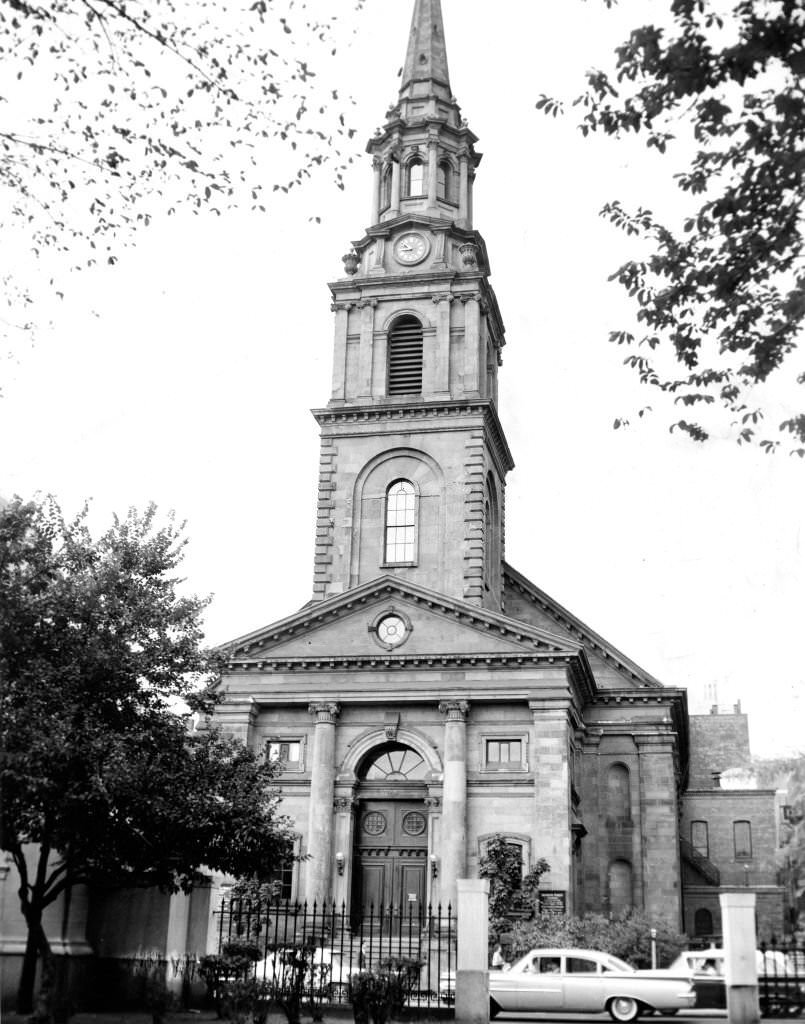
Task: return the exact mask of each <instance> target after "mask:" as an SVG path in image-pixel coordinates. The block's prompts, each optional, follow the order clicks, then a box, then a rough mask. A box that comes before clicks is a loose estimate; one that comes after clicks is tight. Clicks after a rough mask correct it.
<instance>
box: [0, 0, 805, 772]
mask: <svg viewBox="0 0 805 1024" xmlns="http://www.w3.org/2000/svg"><path fill="white" fill-rule="evenodd" d="M310 2H311V3H312V4H313V6H314V7H315V6H316V3H318V4H325V6H326V3H329V2H330V0H310ZM351 6H352V5H351V4H347V3H346V0H345V2H344V8H345V11H346V10H347V9H351ZM412 6H413V3H412V0H368V2H367V5H366V9H365V11H364V12H363V13H362V14H360V15H358V16H355V17H354V18H353V19H352V21H351V22H350V24H349V26H348V27H349V29H350V30H351V29H353V28H357V34H355V35H354V36H353V35H352V34H351V31H348V30H347V26H346V25H345V28H344V34H343V37H342V38H341V40H340V42H339V47H338V52H337V54H336V57H335V58H334V61H333V64H332V66H331V67H330V68H329V69H327V74H329V75H331V76H332V82H333V86H334V87H335V86H337V87H338V88H339V89H340V90H341V92H342V94H343V93H350V92H351V93H352V95H353V97H354V98H355V101H356V107H355V109H354V114H353V115H352V120H353V123H355V124H356V125H357V126H358V127H359V129H360V132H361V149H362V144H363V142H364V141H365V140H366V139H368V138H369V136H370V135H371V134H372V132H373V130H374V128H375V127H376V126H377V125H378V124H380V123H381V121H382V120H383V115H384V113H385V110H386V108H387V107H388V106H389V105H390V103H391V102H392V101H393V100H394V99H395V98H396V93H397V89H398V87H399V80H398V78H397V71H398V69H399V67H400V66H401V64H402V61H403V57H404V53H405V47H406V40H407V33H408V26H409V20H410V15H411V9H412ZM663 6H667V2H665V3H663V2H652V0H632V2H629V0H623V2H622V3H621V5H620V7H619V9H618V10H617V11H616V12H614V13H612V12H609V13H607V12H606V11H605V10H604V9H603V3H602V2H601V0H589V2H587V3H584V2H582V0H559V2H554V3H547V2H545V0H537V2H534V0H531V2H529V3H523V2H522V0H497V2H496V3H495V4H494V5H490V4H489V3H488V2H486V0H443V7H444V15H445V23H446V34H447V44H448V55H449V62H450V72H451V81H452V86H453V91H454V93H455V94H456V96H457V98H458V100H459V102H460V103H461V105H462V107H463V112H464V115H465V116H466V117H467V118H468V120H469V124H470V127H471V128H472V129H473V131H474V132H475V133H476V134H477V135H478V136H479V138H480V143H479V149H480V150H481V152H483V153H484V154H485V155H484V160H483V163H482V164H481V167H480V169H479V172H478V177H477V181H476V224H475V226H476V227H477V228H478V230H480V231H481V233H482V234H483V235H484V237H485V239H486V242H487V246H488V250H489V255H490V259H491V264H492V284H493V286H494V288H495V290H496V292H497V296H498V299H499V301H500V306H501V311H502V314H503V318H504V322H505V324H506V327H507V335H506V337H507V342H508V344H507V347H506V349H505V350H504V364H503V367H502V370H501V373H500V415H501V420H502V422H503V425H504V429H505V430H506V433H507V436H508V440H509V443H510V446H511V449H512V452H513V455H514V459H515V462H516V468H515V470H514V472H513V473H512V474H511V475H510V476H509V479H508V489H507V527H506V556H507V559H508V561H509V562H510V563H511V564H512V565H513V566H515V567H516V568H517V569H518V570H519V571H521V572H522V573H524V574H525V575H526V576H528V577H530V578H531V579H532V580H533V581H534V582H535V583H536V584H537V585H538V586H540V587H541V588H543V589H544V590H546V591H547V592H548V593H550V594H551V595H553V596H554V597H555V598H556V599H557V600H558V601H560V602H561V603H562V604H564V605H565V606H566V607H568V608H569V609H571V610H572V611H573V612H574V613H575V614H577V615H578V616H579V617H580V618H581V619H582V620H584V621H585V622H587V623H588V624H589V625H590V626H591V627H592V628H593V629H595V630H596V631H597V632H599V633H601V634H603V636H605V637H606V638H607V639H608V640H609V641H611V642H612V643H613V644H615V645H616V646H617V647H619V648H620V649H621V650H622V651H623V652H624V653H626V654H627V655H629V656H630V657H631V658H633V659H634V660H635V661H637V662H638V663H639V664H641V665H643V666H644V667H645V668H646V669H647V670H648V671H649V672H651V673H652V674H654V675H655V676H656V677H658V678H659V679H660V680H661V681H663V682H664V683H667V684H669V685H674V686H686V687H687V688H688V690H689V695H690V704H691V708H692V710H699V711H700V710H703V709H704V707H705V706H706V704H705V700H706V699H709V698H708V697H707V690H706V687H707V686H708V685H712V684H715V685H716V686H717V694H718V700H719V703H721V704H730V703H732V702H734V701H735V700H737V699H740V700H741V701H742V704H743V707H744V709H745V710H747V711H749V713H750V716H751V717H750V734H751V739H752V744H753V750H754V752H755V753H758V754H762V755H768V756H773V755H775V754H778V753H782V752H786V751H791V750H795V749H798V748H800V747H801V739H800V731H801V729H800V726H801V722H802V720H803V719H802V709H801V704H800V699H799V697H798V694H799V692H800V691H801V690H802V684H803V677H804V676H805V670H804V669H803V667H802V659H801V651H800V648H801V644H802V637H803V632H805V631H803V625H802V617H803V590H804V589H805V566H804V565H803V549H802V528H801V523H802V510H803V508H805V463H803V462H802V461H800V460H798V459H794V458H790V457H788V456H785V455H779V456H777V457H771V458H770V457H767V456H764V455H763V454H762V453H760V452H757V451H753V450H747V449H739V448H738V447H737V446H736V445H735V443H734V442H733V441H731V440H728V439H727V438H726V437H724V438H721V439H718V438H717V439H715V440H714V441H712V442H711V443H709V444H708V445H706V446H698V445H694V444H693V443H691V442H689V441H686V440H685V439H684V438H679V437H677V436H676V435H673V436H672V435H670V434H669V433H668V431H667V423H666V421H665V420H664V419H662V418H661V415H660V413H659V407H658V405H657V402H656V398H655V396H654V395H650V394H648V393H643V391H642V389H640V388H639V387H638V385H637V384H636V383H635V382H634V381H633V378H632V375H631V371H629V370H627V369H626V368H625V367H623V365H622V359H623V355H624V353H623V352H622V351H619V350H618V349H617V348H615V347H613V346H611V345H609V344H608V343H607V335H608V332H609V330H611V329H613V328H616V327H622V326H628V325H629V322H630V319H629V318H630V316H631V311H630V307H629V306H628V305H627V304H626V303H625V300H624V299H623V298H622V297H621V295H620V293H619V291H618V288H617V286H616V285H614V284H608V283H607V277H608V275H609V274H610V273H611V272H612V271H613V270H614V269H615V268H616V267H617V266H618V264H619V262H621V261H622V260H624V259H626V258H628V256H630V255H632V254H633V253H634V243H630V242H629V241H628V240H626V239H624V238H623V237H622V236H620V235H619V234H618V233H617V232H616V231H615V229H614V228H613V227H611V226H610V225H609V224H607V223H606V222H605V221H603V220H601V219H600V218H599V216H598V211H599V209H600V207H601V206H602V205H603V203H604V202H605V201H606V200H607V199H614V198H621V199H622V200H623V201H624V202H627V203H629V204H634V205H635V206H636V205H638V204H639V203H643V205H648V206H650V207H652V208H653V209H666V208H667V209H668V210H669V211H670V212H673V211H674V203H675V202H676V199H675V192H674V190H673V187H672V186H671V184H670V177H671V175H672V173H673V171H674V170H677V169H681V163H682V160H681V158H680V159H679V160H678V161H677V160H675V158H674V157H673V155H671V156H668V157H665V158H661V157H658V156H657V155H655V154H652V155H649V154H647V153H645V152H644V150H643V149H642V146H641V145H640V144H635V143H630V144H628V145H622V146H619V145H616V144H614V143H611V142H608V143H605V142H600V141H593V142H584V141H583V140H581V138H580V137H579V134H578V132H577V131H576V130H575V129H574V127H573V123H572V120H568V121H566V122H563V121H561V120H552V119H546V118H545V117H544V116H543V115H541V114H539V113H538V112H537V111H536V110H535V108H534V104H535V101H536V99H537V97H538V95H539V94H540V93H542V92H546V93H551V94H564V95H572V94H573V93H574V91H580V89H581V88H582V87H583V73H584V71H585V69H587V68H588V67H590V66H593V65H604V64H606V63H607V59H608V58H607V55H608V52H609V51H611V49H612V47H613V46H614V45H615V44H616V43H617V42H618V41H620V39H621V38H622V37H623V36H624V35H625V33H626V30H627V28H628V27H629V26H630V25H632V24H635V23H639V22H645V21H648V20H650V19H651V18H652V17H653V16H654V15H655V14H657V13H658V12H660V11H661V10H662V8H663ZM325 84H327V82H326V80H325ZM277 159H278V160H279V159H280V156H279V155H278V157H277ZM370 185H371V169H370V166H369V162H368V157H366V156H363V157H362V158H361V159H360V160H359V161H358V162H357V164H356V166H355V168H354V171H353V172H352V173H351V174H350V176H349V177H348V179H347V188H346V190H345V191H344V192H340V191H338V190H337V189H336V188H335V187H334V186H333V185H332V184H331V183H330V182H329V181H328V180H326V176H325V175H322V177H321V178H320V179H318V180H316V181H314V182H313V183H312V184H310V185H308V186H307V187H306V188H305V190H304V191H303V192H300V193H299V194H297V195H295V196H294V195H293V194H292V195H291V196H289V197H284V196H282V197H280V198H277V199H276V200H275V201H274V202H273V204H272V206H271V208H270V210H269V213H268V215H267V216H265V217H260V216H257V215H248V214H245V213H244V214H242V215H240V216H237V215H231V216H228V217H224V218H220V219H213V218H211V217H210V218H207V217H205V218H195V217H192V216H183V217H179V218H176V219H170V220H165V221H163V222H158V223H156V224H155V225H153V226H152V227H151V229H149V231H148V232H147V233H144V234H143V235H142V236H141V239H140V241H139V244H138V246H137V248H136V249H134V250H131V251H129V252H127V253H126V254H125V255H124V257H123V258H122V259H121V261H120V264H119V265H118V266H117V267H116V268H114V269H104V270H102V271H98V272H96V273H86V274H84V275H82V276H80V277H78V278H76V279H75V280H72V281H71V282H70V289H69V292H68V295H67V298H66V299H65V302H64V303H63V304H61V306H60V307H59V310H58V311H57V314H56V317H55V322H54V326H53V329H52V330H50V331H47V332H45V333H43V334H42V335H41V336H40V337H39V339H38V341H37V344H36V347H35V348H33V349H32V350H29V349H24V350H21V351H20V352H19V353H18V358H17V361H16V363H15V364H14V365H13V366H12V368H11V377H10V379H9V380H8V382H7V384H6V386H5V388H4V391H5V397H4V398H3V399H2V400H1V401H0V436H2V437H3V439H4V443H3V444H2V451H0V494H3V495H5V496H6V497H8V496H10V495H12V494H14V493H19V494H22V495H24V496H30V495H32V494H33V493H35V492H37V491H39V492H51V493H53V494H54V495H56V496H57V497H58V498H59V500H60V501H61V502H62V504H63V505H64V506H65V507H66V508H67V509H68V510H76V509H77V508H78V507H79V506H80V505H81V503H82V501H83V500H84V499H85V498H91V499H92V509H93V513H92V514H93V521H94V522H96V523H97V524H99V525H101V524H105V523H107V522H108V521H109V519H110V517H111V514H112V512H114V511H118V512H123V511H125V509H126V508H127V507H129V506H130V505H136V506H143V505H144V504H146V503H147V502H148V501H150V500H154V501H156V502H157V504H158V505H159V506H160V508H162V509H163V510H165V511H167V510H170V509H175V510H176V513H177V515H178V516H179V518H182V519H187V521H188V533H189V536H190V539H191V546H190V551H189V556H188V560H187V565H186V568H187V573H188V579H189V585H190V586H191V587H192V589H193V590H195V591H196V592H199V593H207V592H212V593H214V595H215V598H214V602H213V604H212V606H211V608H210V611H209V614H208V619H207V622H208V637H209V640H210V641H211V642H215V643H217V642H222V641H225V640H228V639H231V638H233V637H235V636H238V635H240V634H243V633H246V632H248V631H250V630H252V629H256V628H258V627H260V626H262V625H265V624H267V623H269V622H271V621H273V620H275V619H278V618H282V617H284V616H285V615H288V614H290V613H292V612H293V611H295V610H296V609H297V608H298V607H299V606H300V605H302V604H303V603H304V602H305V601H307V600H308V599H309V597H310V594H311V588H312V571H313V536H314V499H315V493H316V479H317V464H318V437H317V428H316V424H315V422H314V420H313V418H312V417H311V416H310V413H309V409H310V408H312V407H318V406H322V405H324V404H326V401H327V399H328V397H329V391H330V367H331V356H332V334H333V325H332V314H331V312H330V308H329V307H330V296H329V292H328V290H327V287H326V283H327V281H329V280H333V279H335V278H337V277H339V276H340V275H341V273H342V270H341V266H342V265H341V256H342V254H343V253H345V252H346V251H347V249H348V248H349V243H350V240H352V239H356V238H359V237H360V236H361V235H362V234H363V230H364V228H365V227H366V225H367V220H368V216H369V202H370ZM316 216H321V217H322V218H323V223H322V224H317V223H315V221H312V220H311V219H310V218H311V217H316ZM800 361H801V360H800ZM647 403H650V404H652V405H653V406H654V407H655V409H658V412H657V413H655V415H654V416H653V417H651V418H649V420H648V421H647V422H645V421H640V422H639V424H637V425H634V426H632V427H631V428H630V429H629V430H628V431H613V429H612V422H613V420H614V419H615V417H616V416H620V415H624V414H625V415H628V414H629V413H631V412H632V411H633V410H636V409H637V408H640V407H641V406H642V405H645V404H647Z"/></svg>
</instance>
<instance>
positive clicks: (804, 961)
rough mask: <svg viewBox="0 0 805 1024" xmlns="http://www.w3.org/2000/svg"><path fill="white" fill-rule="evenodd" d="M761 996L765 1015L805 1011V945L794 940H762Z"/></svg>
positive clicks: (759, 987) (761, 1006)
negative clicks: (764, 941) (766, 941)
mask: <svg viewBox="0 0 805 1024" xmlns="http://www.w3.org/2000/svg"><path fill="white" fill-rule="evenodd" d="M757 969H758V995H759V997H760V1012H761V1014H762V1015H763V1016H764V1017H792V1016H799V1015H801V1014H802V1013H803V1011H805V947H803V946H802V945H799V944H797V943H796V942H794V941H793V940H787V941H780V940H777V939H772V940H771V941H770V942H769V943H761V944H760V945H759V946H758V954H757Z"/></svg>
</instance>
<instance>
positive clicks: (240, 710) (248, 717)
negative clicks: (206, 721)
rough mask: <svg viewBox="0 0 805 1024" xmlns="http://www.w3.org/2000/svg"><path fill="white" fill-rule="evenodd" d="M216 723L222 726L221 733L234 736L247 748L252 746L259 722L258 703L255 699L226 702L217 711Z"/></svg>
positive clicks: (234, 699)
mask: <svg viewBox="0 0 805 1024" xmlns="http://www.w3.org/2000/svg"><path fill="white" fill-rule="evenodd" d="M215 719H216V722H217V723H218V724H219V725H220V726H221V731H222V732H223V733H225V734H226V735H227V736H232V737H234V738H235V739H237V740H240V741H241V743H243V744H245V745H246V746H247V747H248V746H249V745H250V744H251V741H252V735H253V733H254V723H255V721H256V720H257V703H256V701H255V700H254V698H253V697H249V698H247V699H246V700H238V699H237V698H233V699H232V700H227V701H224V703H223V704H221V706H220V707H218V708H216V710H215Z"/></svg>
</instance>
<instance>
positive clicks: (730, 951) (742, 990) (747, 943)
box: [718, 892, 760, 1024]
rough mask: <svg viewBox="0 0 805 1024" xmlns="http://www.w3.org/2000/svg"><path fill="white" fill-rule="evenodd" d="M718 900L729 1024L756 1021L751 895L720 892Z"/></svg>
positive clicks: (753, 902) (758, 1016) (753, 925)
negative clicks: (722, 937) (722, 936)
mask: <svg viewBox="0 0 805 1024" xmlns="http://www.w3.org/2000/svg"><path fill="white" fill-rule="evenodd" d="M718 900H719V903H720V904H721V931H722V934H723V935H724V982H725V984H726V986H727V1014H728V1016H729V1020H730V1024H758V1021H759V1020H760V1009H759V1005H758V983H757V959H756V957H757V954H756V953H755V950H756V949H757V935H756V934H755V894H754V893H753V892H723V893H721V894H720V895H719V897H718Z"/></svg>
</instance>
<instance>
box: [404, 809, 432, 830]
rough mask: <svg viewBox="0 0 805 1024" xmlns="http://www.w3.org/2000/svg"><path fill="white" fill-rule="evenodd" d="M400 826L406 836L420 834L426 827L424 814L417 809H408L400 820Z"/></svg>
mask: <svg viewBox="0 0 805 1024" xmlns="http://www.w3.org/2000/svg"><path fill="white" fill-rule="evenodd" d="M402 827H403V832H405V834H406V835H407V836H421V835H422V833H423V832H424V831H425V829H426V828H427V822H426V821H425V815H424V814H420V813H419V811H409V812H408V814H406V815H405V817H404V818H403V820H402Z"/></svg>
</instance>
